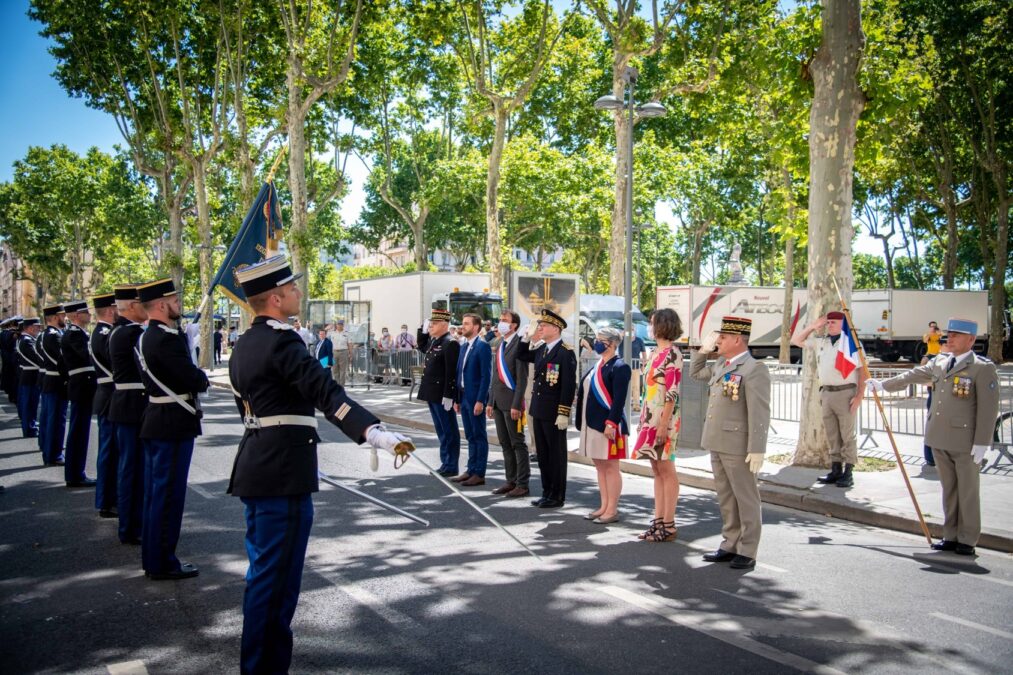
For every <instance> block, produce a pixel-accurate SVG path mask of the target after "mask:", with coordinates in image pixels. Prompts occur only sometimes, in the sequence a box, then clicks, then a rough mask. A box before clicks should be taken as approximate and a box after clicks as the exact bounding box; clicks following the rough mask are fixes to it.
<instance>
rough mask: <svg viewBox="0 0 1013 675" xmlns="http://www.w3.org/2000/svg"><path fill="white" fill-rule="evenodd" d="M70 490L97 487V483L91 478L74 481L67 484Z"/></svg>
mask: <svg viewBox="0 0 1013 675" xmlns="http://www.w3.org/2000/svg"><path fill="white" fill-rule="evenodd" d="M67 487H69V488H90V487H95V481H94V480H92V479H91V478H85V479H84V480H73V481H68V482H67Z"/></svg>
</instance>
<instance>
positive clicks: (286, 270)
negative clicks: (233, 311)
mask: <svg viewBox="0 0 1013 675" xmlns="http://www.w3.org/2000/svg"><path fill="white" fill-rule="evenodd" d="M233 274H235V276H236V281H238V282H239V285H240V286H241V287H242V289H243V295H245V296H246V297H247V298H251V297H253V296H255V295H260V294H261V293H266V292H267V291H269V290H271V289H273V288H278V287H279V286H284V285H285V284H287V283H289V282H291V281H295V280H296V279H298V278H300V277H301V276H302V274H292V267H291V266H290V265H289V264H288V260H286V259H285V256H283V255H276V256H272V257H270V258H267V259H266V260H261V261H260V262H258V263H254V264H253V265H250V266H249V267H244V268H243V269H236V270H235V272H233Z"/></svg>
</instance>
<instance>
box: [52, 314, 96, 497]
mask: <svg viewBox="0 0 1013 675" xmlns="http://www.w3.org/2000/svg"><path fill="white" fill-rule="evenodd" d="M81 305H82V306H84V307H85V308H86V307H87V305H86V304H85V303H83V302H82V303H81ZM65 308H73V305H70V304H68V305H65ZM88 340H89V337H88V332H87V331H85V330H84V329H82V328H79V327H78V326H75V325H74V324H70V325H68V326H67V330H65V331H64V332H63V338H62V339H61V341H60V349H61V351H62V352H63V361H64V364H65V365H66V367H67V375H68V379H67V400H68V401H70V420H69V423H68V425H67V459H66V461H67V464H66V465H65V466H64V467H63V475H64V478H65V479H66V481H67V485H71V486H87V485H93V484H94V483H93V482H92V481H90V480H88V478H87V477H86V476H85V475H84V467H85V464H86V463H87V460H88V441H89V440H90V439H91V415H92V406H93V405H94V401H95V386H96V385H95V366H94V365H92V362H91V356H90V355H89V353H88Z"/></svg>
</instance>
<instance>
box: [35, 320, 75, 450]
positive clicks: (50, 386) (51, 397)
mask: <svg viewBox="0 0 1013 675" xmlns="http://www.w3.org/2000/svg"><path fill="white" fill-rule="evenodd" d="M42 316H43V318H44V319H45V322H46V328H45V330H43V332H42V335H41V336H39V338H38V339H37V340H36V341H35V351H36V352H37V353H38V354H39V355H40V356H41V357H42V363H43V366H44V368H45V370H43V371H42V372H43V376H42V386H41V390H42V394H41V398H42V404H41V407H40V410H39V421H40V422H41V424H42V426H41V427H40V429H39V437H40V438H41V439H42V462H43V463H44V464H45V465H46V466H63V464H64V462H63V435H64V433H66V430H67V365H66V364H65V363H64V361H63V354H62V352H61V351H60V339H61V338H62V337H63V329H64V327H65V324H64V313H63V305H50V306H49V307H44V308H43V309H42Z"/></svg>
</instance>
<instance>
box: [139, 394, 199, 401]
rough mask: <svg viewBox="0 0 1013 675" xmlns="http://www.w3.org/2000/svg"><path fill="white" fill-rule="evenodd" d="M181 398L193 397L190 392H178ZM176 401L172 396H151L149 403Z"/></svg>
mask: <svg viewBox="0 0 1013 675" xmlns="http://www.w3.org/2000/svg"><path fill="white" fill-rule="evenodd" d="M176 395H177V396H178V397H179V398H180V399H182V400H184V401H189V400H190V399H191V398H192V397H191V396H190V394H176ZM175 402H176V401H175V400H174V399H173V398H172V397H171V396H149V397H148V403H175Z"/></svg>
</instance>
